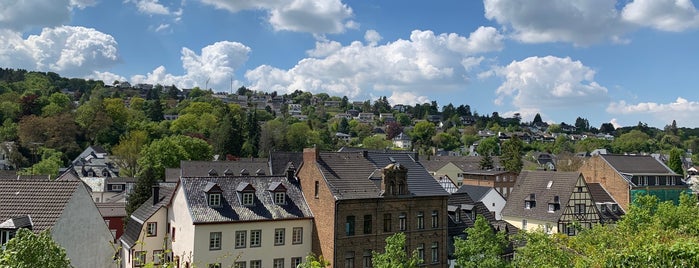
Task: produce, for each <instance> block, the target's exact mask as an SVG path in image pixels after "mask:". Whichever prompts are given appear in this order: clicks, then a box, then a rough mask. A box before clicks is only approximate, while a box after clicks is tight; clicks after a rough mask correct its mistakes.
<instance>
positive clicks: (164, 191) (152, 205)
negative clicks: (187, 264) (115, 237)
mask: <svg viewBox="0 0 699 268" xmlns="http://www.w3.org/2000/svg"><path fill="white" fill-rule="evenodd" d="M172 193H173V188H171V187H161V186H154V187H153V195H152V196H151V198H149V199H148V200H146V202H145V203H143V205H141V206H140V207H139V208H138V209H136V211H134V212H133V213H131V217H130V218H129V221H128V223H127V224H126V231H125V232H124V235H122V236H121V238H120V242H121V253H120V256H121V265H122V267H127V268H130V267H142V266H144V265H145V264H146V263H149V262H152V263H154V264H160V263H162V262H164V261H169V260H172V254H167V253H166V252H169V250H171V249H172V247H171V243H170V229H169V228H168V227H169V226H168V223H167V222H168V221H167V220H168V219H167V216H168V210H169V208H168V205H169V204H170V200H171V199H172Z"/></svg>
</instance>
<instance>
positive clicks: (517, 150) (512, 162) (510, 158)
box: [500, 136, 524, 173]
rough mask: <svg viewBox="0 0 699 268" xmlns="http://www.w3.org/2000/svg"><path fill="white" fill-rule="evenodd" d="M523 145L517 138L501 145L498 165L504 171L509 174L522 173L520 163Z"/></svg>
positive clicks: (522, 164) (521, 163)
mask: <svg viewBox="0 0 699 268" xmlns="http://www.w3.org/2000/svg"><path fill="white" fill-rule="evenodd" d="M523 147H524V144H523V143H522V140H520V139H519V138H518V137H517V136H514V137H512V138H510V139H509V140H506V141H505V142H503V143H502V155H501V156H500V163H501V164H502V165H503V166H504V167H505V170H507V171H509V172H514V173H519V172H520V171H522V166H524V163H523V162H522V155H523V152H522V150H523Z"/></svg>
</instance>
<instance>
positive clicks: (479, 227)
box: [454, 215, 508, 268]
mask: <svg viewBox="0 0 699 268" xmlns="http://www.w3.org/2000/svg"><path fill="white" fill-rule="evenodd" d="M465 232H466V239H461V238H459V237H457V238H456V240H455V241H454V247H455V250H456V251H455V253H454V255H455V256H456V263H457V264H458V265H459V266H461V267H464V268H467V267H504V266H505V264H506V262H505V260H504V259H503V258H502V254H503V253H504V252H505V248H507V243H508V242H507V238H506V237H505V232H495V230H493V228H492V227H490V225H489V224H488V221H487V220H486V219H485V218H484V217H483V216H482V215H478V216H477V217H476V222H475V223H474V225H473V227H472V228H468V229H466V231H465Z"/></svg>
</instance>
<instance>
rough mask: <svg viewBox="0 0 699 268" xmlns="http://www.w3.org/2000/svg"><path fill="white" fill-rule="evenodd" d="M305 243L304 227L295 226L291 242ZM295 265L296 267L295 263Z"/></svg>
mask: <svg viewBox="0 0 699 268" xmlns="http://www.w3.org/2000/svg"><path fill="white" fill-rule="evenodd" d="M301 243H303V227H294V229H292V232H291V244H294V245H296V244H301ZM294 267H296V266H295V265H294Z"/></svg>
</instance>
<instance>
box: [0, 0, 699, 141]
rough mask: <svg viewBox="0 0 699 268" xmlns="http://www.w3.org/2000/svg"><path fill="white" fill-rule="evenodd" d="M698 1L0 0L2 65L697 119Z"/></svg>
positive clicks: (682, 123)
mask: <svg viewBox="0 0 699 268" xmlns="http://www.w3.org/2000/svg"><path fill="white" fill-rule="evenodd" d="M698 1H699V0H698ZM698 1H690V0H636V1H627V0H620V1H614V0H586V1H578V0H483V1H475V0H469V1H464V0H437V1H405V0H400V1H399V0H380V1H379V0H176V1H166V0H123V1H121V0H24V1H16V0H0V67H3V68H21V69H27V70H38V71H51V72H56V73H58V74H60V75H61V76H64V77H79V78H89V79H99V80H103V81H105V83H107V84H111V83H112V82H113V81H114V80H119V81H128V82H130V83H132V84H137V83H150V84H162V85H172V84H174V85H176V86H177V87H179V88H191V87H195V86H198V87H200V88H210V89H212V90H214V91H217V92H235V90H236V89H237V88H239V87H241V86H245V87H247V88H250V89H252V90H256V91H264V92H272V91H276V92H277V93H279V94H284V93H291V92H293V91H295V90H302V91H309V92H312V93H314V94H317V93H327V94H329V95H331V96H347V97H348V98H349V99H350V100H353V101H365V100H372V101H374V100H376V99H377V98H379V97H382V96H386V97H387V98H388V100H389V102H391V104H410V105H414V104H416V103H420V104H422V103H425V102H432V101H436V102H437V103H438V105H439V106H440V107H441V106H444V105H447V104H449V103H452V104H454V105H455V106H458V105H461V104H466V105H469V106H470V107H471V110H472V111H475V112H478V113H479V114H489V115H490V114H492V113H493V112H498V113H499V115H500V116H503V117H509V116H513V115H514V114H515V113H519V114H520V115H521V116H522V119H523V121H531V120H532V119H533V118H534V116H535V115H536V114H537V113H539V114H540V115H541V116H542V118H543V120H544V121H548V122H551V123H561V122H565V123H568V124H574V123H575V120H576V118H577V117H582V118H585V119H588V121H589V122H590V125H591V126H594V127H599V126H600V125H601V124H602V123H612V124H614V125H615V126H617V127H619V126H634V125H637V124H638V122H643V123H646V124H648V125H649V126H654V127H659V128H663V127H664V126H665V125H669V124H670V123H671V122H672V121H673V120H675V121H676V122H677V125H678V126H679V127H689V128H695V127H699V116H697V114H699V99H698V97H697V96H698V95H699V94H696V92H697V91H696V90H695V89H697V85H699V50H698V49H697V48H699V11H698V10H697V7H696V5H697V4H698V3H697V2H698Z"/></svg>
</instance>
